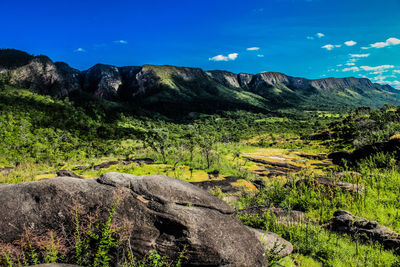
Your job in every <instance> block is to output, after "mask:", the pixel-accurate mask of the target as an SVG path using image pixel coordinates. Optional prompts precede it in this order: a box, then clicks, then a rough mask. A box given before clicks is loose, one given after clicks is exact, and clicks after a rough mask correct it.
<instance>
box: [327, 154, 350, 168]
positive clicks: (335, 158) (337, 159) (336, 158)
mask: <svg viewBox="0 0 400 267" xmlns="http://www.w3.org/2000/svg"><path fill="white" fill-rule="evenodd" d="M328 158H329V159H331V160H332V162H333V164H336V165H341V164H343V161H346V162H348V161H350V160H351V153H350V152H349V151H338V152H333V153H331V154H329V155H328Z"/></svg>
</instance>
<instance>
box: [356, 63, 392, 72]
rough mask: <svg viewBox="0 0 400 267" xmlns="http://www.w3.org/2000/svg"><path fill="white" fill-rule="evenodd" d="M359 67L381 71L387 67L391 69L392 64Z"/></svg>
mask: <svg viewBox="0 0 400 267" xmlns="http://www.w3.org/2000/svg"><path fill="white" fill-rule="evenodd" d="M360 68H361V69H363V70H365V71H379V72H382V71H384V70H387V69H392V68H394V66H393V65H381V66H376V67H370V66H361V67H360Z"/></svg>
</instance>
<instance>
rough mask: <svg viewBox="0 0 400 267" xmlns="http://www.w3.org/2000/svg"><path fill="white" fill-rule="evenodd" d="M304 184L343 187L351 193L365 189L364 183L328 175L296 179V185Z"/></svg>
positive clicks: (360, 192)
mask: <svg viewBox="0 0 400 267" xmlns="http://www.w3.org/2000/svg"><path fill="white" fill-rule="evenodd" d="M302 184H306V185H309V186H313V185H322V186H326V187H331V188H335V187H336V188H340V189H342V190H343V191H347V192H350V193H357V194H362V193H363V192H364V190H365V186H364V185H362V184H352V183H347V182H342V181H339V180H335V179H331V178H327V177H316V178H313V179H301V180H298V181H296V186H301V185H302ZM287 185H288V186H292V184H291V183H288V184H287Z"/></svg>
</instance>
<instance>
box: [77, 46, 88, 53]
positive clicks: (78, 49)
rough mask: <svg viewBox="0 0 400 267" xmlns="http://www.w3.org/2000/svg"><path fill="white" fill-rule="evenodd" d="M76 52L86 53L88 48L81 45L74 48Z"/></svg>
mask: <svg viewBox="0 0 400 267" xmlns="http://www.w3.org/2000/svg"><path fill="white" fill-rule="evenodd" d="M74 52H78V53H79V52H80V53H84V52H86V50H85V49H83V48H82V47H79V48H77V49H75V50H74Z"/></svg>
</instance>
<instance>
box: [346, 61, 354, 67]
mask: <svg viewBox="0 0 400 267" xmlns="http://www.w3.org/2000/svg"><path fill="white" fill-rule="evenodd" d="M345 65H346V66H354V65H356V63H353V62H347V63H346V64H345Z"/></svg>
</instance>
